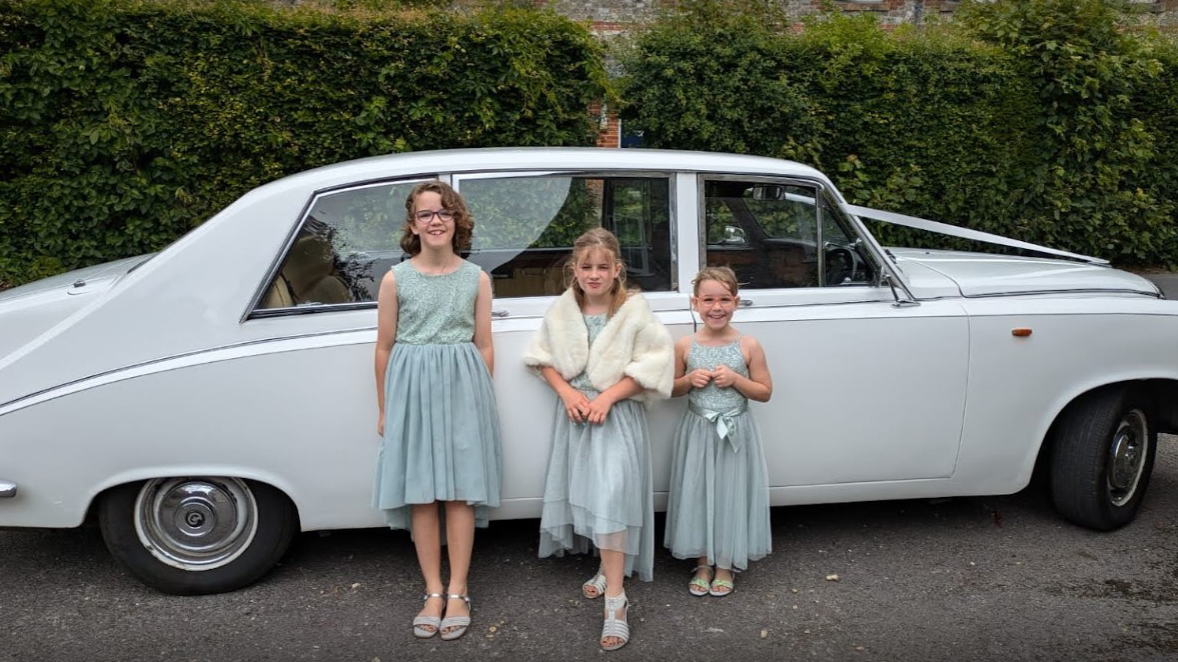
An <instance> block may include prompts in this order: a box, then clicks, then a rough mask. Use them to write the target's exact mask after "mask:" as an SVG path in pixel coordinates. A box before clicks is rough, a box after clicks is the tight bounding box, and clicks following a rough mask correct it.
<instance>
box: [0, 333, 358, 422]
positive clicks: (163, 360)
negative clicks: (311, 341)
mask: <svg viewBox="0 0 1178 662" xmlns="http://www.w3.org/2000/svg"><path fill="white" fill-rule="evenodd" d="M375 330H376V326H358V327H353V328H350V329H338V330H335V331H320V332H317V333H300V334H295V335H288V336H275V337H273V338H260V339H258V340H245V341H242V342H238V343H231V344H228V345H219V346H217V347H206V348H203V349H196V350H192V351H190V352H181V353H179V354H170V355H168V356H161V357H159V358H155V359H151V360H148V361H140V362H139V363H131V364H128V365H124V366H120V367H118V368H114V369H112V370H104V371H102V372H96V373H94V374H92V375H86V376H85V377H79V378H77V379H71V380H70V381H68V382H62V383H61V384H57V385H54V386H50V387H49V388H43V389H41V390H40V391H34V392H33V393H27V394H25V395H22V396H20V397H19V398H15V399H13V400H9V401H8V402H0V412H2V410H4V409H6V408H8V407H9V406H11V405H14V404H17V403H19V402H22V401H24V400H28V399H30V398H36V397H38V396H41V395H45V394H46V393H51V392H53V391H56V390H59V389H65V388H69V387H71V386H74V385H76V384H81V383H82V382H86V381H89V380H92V379H101V378H103V377H106V376H108V375H113V374H116V373H120V372H125V371H128V370H135V369H136V368H142V367H145V366H150V365H155V364H157V363H166V362H168V361H174V360H176V359H183V358H187V357H190V356H199V355H200V354H208V353H211V352H220V351H224V350H229V349H237V348H239V347H249V346H251V345H265V344H267V343H274V342H284V341H287V340H300V339H303V338H316V337H319V336H335V335H342V334H347V333H356V332H359V331H375ZM3 415H4V413H0V416H3Z"/></svg>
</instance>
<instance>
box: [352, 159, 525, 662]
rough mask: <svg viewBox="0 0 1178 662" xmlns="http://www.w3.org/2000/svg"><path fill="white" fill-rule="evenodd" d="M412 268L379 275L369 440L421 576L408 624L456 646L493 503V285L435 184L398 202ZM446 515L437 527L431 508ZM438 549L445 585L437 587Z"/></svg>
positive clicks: (456, 203)
mask: <svg viewBox="0 0 1178 662" xmlns="http://www.w3.org/2000/svg"><path fill="white" fill-rule="evenodd" d="M405 208H406V210H407V215H406V219H405V224H404V227H403V229H402V233H401V247H402V248H403V249H404V250H405V252H406V253H408V254H409V255H410V256H412V257H410V259H409V260H406V261H404V262H401V263H400V264H397V265H396V266H394V267H393V268H392V269H391V270H390V271H389V272H388V273H387V274H385V276H384V278H383V280H382V281H381V284H380V293H379V295H378V298H377V320H378V321H377V337H376V395H377V407H378V417H377V432H378V434H380V435H381V436H382V437H383V441H382V442H381V447H380V453H379V456H378V460H377V470H376V486H375V490H374V496H373V502H374V505H375V506H376V507H377V508H380V509H382V510H384V512H385V514H386V518H387V520H388V524H389V526H390V527H392V528H394V529H410V530H411V531H412V533H413V543H414V545H415V546H416V548H417V561H418V564H419V565H420V566H421V575H422V578H423V579H424V580H425V596H424V600H425V605H424V606H423V608H422V610H421V612H420V613H419V614H418V615H417V617H416V618H414V619H413V633H414V634H415V635H416V636H418V637H420V638H429V637H433V636H434V635H436V634H439V633H440V635H441V638H442V639H446V640H449V639H457V638H458V637H461V636H462V635H463V634H465V633H466V630H467V628H468V627H469V626H470V599H469V598H468V597H467V572H468V570H469V568H470V558H471V550H472V547H473V543H474V529H475V526H476V525H477V526H486V525H487V509H488V508H491V507H494V506H498V505H499V493H500V475H501V472H502V467H501V463H502V462H501V456H500V442H499V417H498V414H497V412H496V408H495V395H494V392H493V391H492V387H491V373H492V371H493V369H494V366H495V354H494V349H493V347H492V345H491V279H490V278H489V277H488V276H487V274H486V273H485V272H483V270H482V269H480V268H479V267H478V266H476V265H475V264H473V263H471V262H467V261H466V260H464V259H462V257H461V256H460V255H459V251H460V250H462V249H463V248H465V247H467V246H468V245H469V244H470V238H471V232H472V230H473V228H474V224H473V222H472V221H471V215H470V212H469V211H468V210H467V207H466V203H465V202H463V200H462V198H461V197H460V196H459V195H458V193H457V192H456V191H454V189H452V188H450V186H448V185H446V184H444V183H442V182H436V181H434V182H425V183H422V184H418V185H417V186H416V187H414V189H413V191H412V192H411V193H410V194H409V197H408V199H407V200H406V201H405ZM440 509H444V510H445V530H444V531H443V530H442V526H441V521H442V520H441V518H440V517H439V510H440ZM443 540H444V541H445V542H446V545H447V550H448V557H449V562H450V578H449V582H448V584H447V585H445V586H444V585H443V583H442V568H441V560H442V559H441V557H442V553H441V547H442V541H443Z"/></svg>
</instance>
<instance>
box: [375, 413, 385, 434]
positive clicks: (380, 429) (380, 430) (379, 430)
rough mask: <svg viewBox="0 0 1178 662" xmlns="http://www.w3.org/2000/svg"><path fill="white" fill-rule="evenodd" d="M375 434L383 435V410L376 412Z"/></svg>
mask: <svg viewBox="0 0 1178 662" xmlns="http://www.w3.org/2000/svg"><path fill="white" fill-rule="evenodd" d="M376 434H377V435H378V436H381V437H383V436H384V412H383V411H382V412H380V414H378V415H377V417H376Z"/></svg>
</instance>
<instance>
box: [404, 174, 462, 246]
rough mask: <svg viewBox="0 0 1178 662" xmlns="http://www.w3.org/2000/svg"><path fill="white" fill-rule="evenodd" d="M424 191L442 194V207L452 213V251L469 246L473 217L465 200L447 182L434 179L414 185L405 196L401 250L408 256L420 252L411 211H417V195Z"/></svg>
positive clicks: (419, 243)
mask: <svg viewBox="0 0 1178 662" xmlns="http://www.w3.org/2000/svg"><path fill="white" fill-rule="evenodd" d="M426 191H430V192H433V193H437V194H438V195H440V196H442V208H443V209H449V210H450V211H451V212H453V213H454V237H453V239H451V245H452V246H453V247H454V253H455V254H458V253H460V252H462V251H464V250H466V249H467V248H470V237H471V235H472V234H474V217H473V216H471V213H470V209H469V208H468V207H467V206H466V201H465V200H463V199H462V196H461V195H459V194H458V191H455V190H454V189H453V188H451V187H450V185H449V184H447V183H445V182H441V181H437V180H434V181H429V182H422V183H420V184H418V185H417V186H414V187H413V190H412V191H410V192H409V197H407V198H405V225H404V226H403V227H402V228H401V250H403V251H405V252H406V253H408V254H409V255H410V256H413V255H417V254H418V253H420V252H421V237H419V236H417V235H416V234H414V232H413V224H414V223H415V221H414V220H413V212H415V211H417V196H419V195H421V194H422V193H425V192H426Z"/></svg>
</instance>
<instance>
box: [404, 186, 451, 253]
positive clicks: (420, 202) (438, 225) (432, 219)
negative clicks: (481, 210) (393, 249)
mask: <svg viewBox="0 0 1178 662" xmlns="http://www.w3.org/2000/svg"><path fill="white" fill-rule="evenodd" d="M445 211H447V210H446V208H445V207H444V206H443V205H442V196H441V195H440V194H438V193H435V192H434V191H422V192H421V193H418V194H417V200H416V201H415V203H414V205H413V216H414V221H413V223H412V225H411V227H410V229H411V230H412V232H413V234H415V235H417V236H418V238H420V239H421V247H422V248H423V249H433V250H445V249H450V250H453V246H452V242H453V239H454V217H453V216H452V215H450V214H446V215H448V216H450V218H449V220H442V216H441V215H439V214H438V213H436V212H445ZM430 212H433V213H430ZM427 215H428V218H426V216H427ZM419 217H420V218H419Z"/></svg>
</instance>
